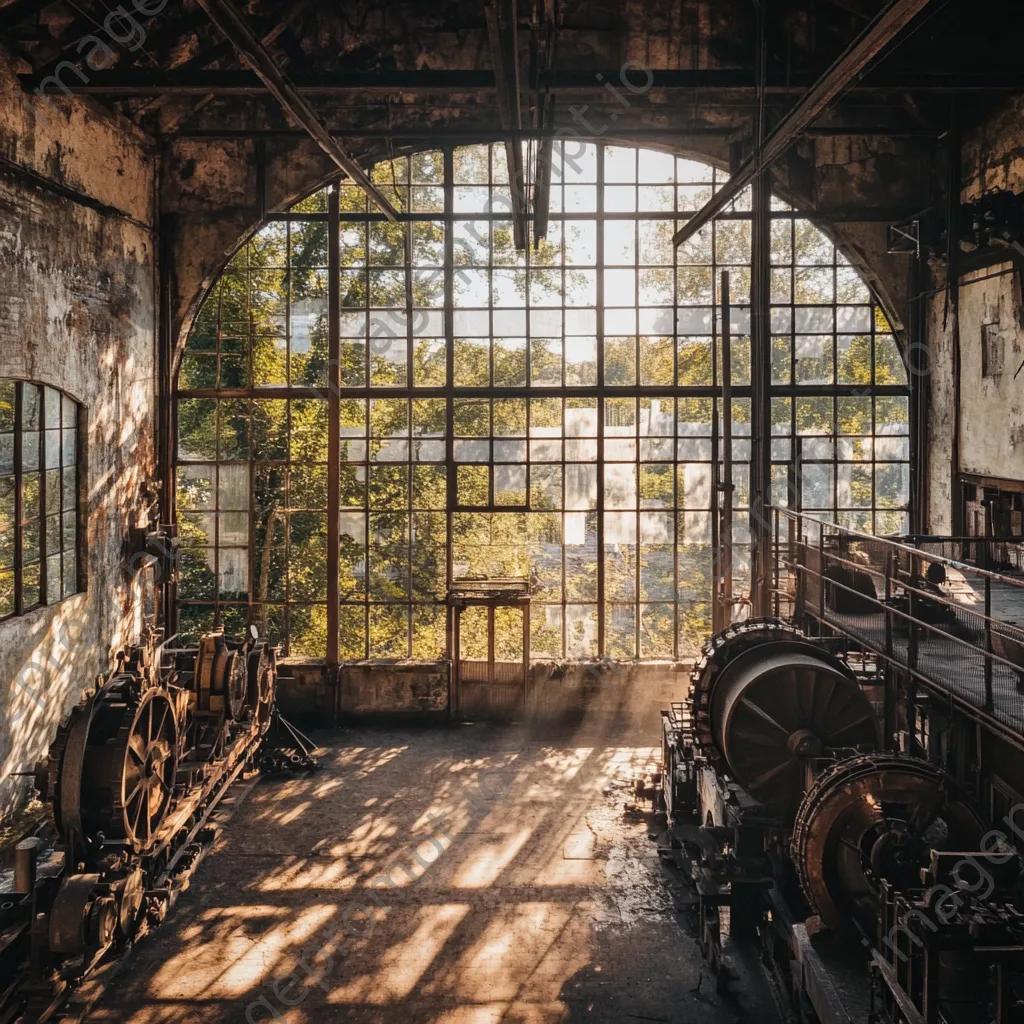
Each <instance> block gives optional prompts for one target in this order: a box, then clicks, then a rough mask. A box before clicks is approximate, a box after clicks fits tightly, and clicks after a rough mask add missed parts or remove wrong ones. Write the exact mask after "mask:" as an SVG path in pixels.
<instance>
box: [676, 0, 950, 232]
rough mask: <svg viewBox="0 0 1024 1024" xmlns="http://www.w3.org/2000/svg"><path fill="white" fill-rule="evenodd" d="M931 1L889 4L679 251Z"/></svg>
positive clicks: (694, 224)
mask: <svg viewBox="0 0 1024 1024" xmlns="http://www.w3.org/2000/svg"><path fill="white" fill-rule="evenodd" d="M929 2H930V0H891V2H890V3H889V4H888V6H886V7H885V8H884V9H883V10H882V11H881V12H880V13H879V15H878V17H877V18H875V20H874V21H873V22H871V24H870V25H868V27H867V28H866V29H864V31H863V32H862V33H861V34H860V35H859V36H858V37H857V38H856V39H855V40H854V42H853V43H851V44H850V46H849V47H848V48H847V49H846V51H845V53H843V54H842V56H841V57H839V59H838V60H836V61H835V63H833V65H832V66H831V67H830V68H829V69H828V71H826V72H825V74H824V75H822V76H821V78H820V79H818V81H817V82H816V83H815V84H814V85H813V86H812V87H811V88H810V89H809V90H808V92H807V93H806V95H805V96H804V97H803V98H802V99H801V100H799V101H798V102H797V104H796V105H795V106H794V107H793V109H792V110H791V111H790V112H789V113H788V114H786V116H785V117H783V119H782V120H781V121H780V122H779V124H778V125H777V126H776V128H775V129H774V131H772V132H771V133H770V134H769V135H768V137H767V138H766V139H765V142H764V145H763V146H761V147H759V148H758V149H757V150H756V151H755V152H754V153H753V154H751V156H749V157H748V158H747V159H746V160H745V161H744V162H743V163H742V164H741V165H740V167H739V169H738V170H737V172H736V173H735V174H733V175H732V177H730V179H729V181H728V182H727V183H726V184H725V185H724V186H723V187H722V189H721V190H720V191H719V192H718V193H717V194H716V195H715V196H713V197H712V199H711V201H710V202H709V203H707V204H706V205H705V206H703V207H702V208H701V209H700V210H699V211H698V212H697V214H696V215H695V216H694V217H691V218H690V220H688V221H687V222H686V224H684V225H683V227H681V228H680V229H679V231H677V232H676V234H675V237H674V238H673V239H672V241H673V243H674V244H675V245H682V244H683V242H685V241H686V240H687V239H688V238H692V237H693V236H694V235H695V234H696V233H697V232H698V231H700V230H701V228H703V227H705V226H706V225H707V224H709V223H710V222H711V220H712V219H713V218H714V216H715V215H716V214H718V213H721V212H722V210H724V209H725V208H726V206H728V205H729V203H731V202H732V201H733V200H734V199H735V198H736V197H737V196H738V195H739V194H740V193H741V192H742V191H743V190H744V189H745V188H746V187H747V185H749V184H750V183H751V182H752V181H753V180H754V178H755V177H756V176H757V175H758V174H759V173H760V172H761V171H763V170H764V169H765V168H767V167H770V166H771V165H772V164H773V163H774V162H775V161H776V160H778V159H779V157H781V156H782V155H783V153H785V152H786V150H787V149H788V148H789V146H790V144H791V143H792V142H793V140H794V139H795V138H796V137H797V136H798V135H800V134H801V132H803V131H804V130H805V129H806V128H809V127H810V126H811V125H812V124H813V123H814V122H815V121H816V120H817V119H818V117H820V116H821V115H822V114H823V113H824V112H825V111H826V110H827V109H828V108H829V107H830V106H831V105H832V103H834V102H835V100H836V99H838V97H839V96H840V95H841V94H842V93H843V92H845V91H846V90H847V89H849V87H850V86H851V85H852V84H853V82H854V81H855V80H856V79H857V78H859V77H860V75H862V74H863V73H864V71H865V70H866V69H867V67H868V65H869V64H870V63H871V61H873V60H874V59H875V58H876V57H878V55H879V54H880V53H882V51H883V50H885V48H886V47H887V46H888V45H889V44H890V43H891V42H892V41H893V39H895V38H896V36H897V35H898V34H899V33H900V32H901V31H903V29H904V28H906V27H907V25H908V24H909V23H910V22H911V21H912V20H913V19H914V18H915V17H916V16H917V15H918V14H920V13H921V11H922V10H924V8H925V7H927V6H928V4H929Z"/></svg>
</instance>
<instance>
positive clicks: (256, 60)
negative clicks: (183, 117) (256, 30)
mask: <svg viewBox="0 0 1024 1024" xmlns="http://www.w3.org/2000/svg"><path fill="white" fill-rule="evenodd" d="M196 2H197V3H198V4H199V6H200V7H202V9H203V10H204V11H206V13H207V14H208V15H209V16H210V20H211V21H212V22H213V23H214V24H215V25H216V26H217V28H218V29H220V31H221V32H222V33H223V34H224V35H225V37H226V38H227V39H228V41H229V42H230V43H231V45H232V46H234V47H235V49H236V50H238V53H239V55H240V56H241V57H242V58H243V59H244V60H245V61H247V62H248V64H249V66H250V67H251V68H252V69H253V71H254V72H255V73H256V74H257V75H258V76H259V78H260V79H261V80H262V82H263V84H264V85H265V86H266V87H267V89H268V90H269V92H270V93H271V94H272V95H273V96H274V98H275V99H276V100H277V102H278V103H280V104H281V107H282V108H283V109H284V111H285V113H287V114H288V115H289V116H290V117H292V118H293V119H294V120H295V121H297V122H298V123H299V124H300V125H302V127H303V128H305V129H306V131H307V132H309V134H310V135H311V136H312V138H313V140H314V141H315V142H316V143H317V145H318V146H319V147H320V148H321V149H322V150H323V151H324V152H325V153H326V154H327V155H328V156H329V157H330V158H331V159H332V160H333V161H334V162H335V163H336V164H337V165H338V166H339V167H340V168H341V169H342V170H343V171H344V172H345V173H346V174H347V175H348V176H349V177H350V178H351V179H352V180H353V181H354V182H356V184H358V185H359V186H360V188H362V190H363V191H364V192H365V193H366V194H367V196H368V197H369V198H370V201H371V202H373V203H374V205H376V206H377V207H378V208H379V209H380V211H381V213H383V214H384V216H385V217H387V218H388V220H391V221H397V220H398V211H397V210H396V209H395V208H394V207H393V206H392V205H391V203H390V202H389V201H388V199H387V197H386V196H385V195H384V194H383V193H382V192H381V191H380V190H379V189H378V188H377V186H376V185H374V183H373V182H372V181H371V180H370V179H369V177H368V176H367V175H366V173H365V172H364V171H363V169H362V168H361V167H360V166H359V164H358V163H357V162H356V161H355V160H353V159H352V157H351V156H349V155H348V153H347V152H345V150H344V149H343V148H342V147H341V146H340V145H339V144H338V142H337V141H336V140H335V139H334V137H333V136H332V135H331V133H330V132H329V131H328V130H327V126H326V125H325V124H324V123H323V121H321V120H320V117H319V115H318V114H317V112H316V111H315V110H314V109H313V108H312V107H311V106H310V105H309V104H308V103H307V102H306V100H305V99H304V98H303V97H302V96H301V95H299V93H298V92H297V91H296V90H295V88H294V86H293V85H292V84H291V82H290V81H289V80H288V77H287V76H286V75H285V74H284V72H282V71H281V69H280V68H279V67H278V66H277V64H276V63H275V62H274V58H273V57H271V55H270V53H269V52H268V51H267V49H266V47H264V46H263V44H262V43H261V42H260V41H259V40H258V39H257V38H256V37H255V36H254V35H253V34H252V32H251V31H250V29H249V26H248V25H247V24H246V23H245V19H244V18H242V17H241V15H239V13H238V12H237V11H236V10H235V9H234V7H233V6H232V5H231V3H230V2H229V0H196Z"/></svg>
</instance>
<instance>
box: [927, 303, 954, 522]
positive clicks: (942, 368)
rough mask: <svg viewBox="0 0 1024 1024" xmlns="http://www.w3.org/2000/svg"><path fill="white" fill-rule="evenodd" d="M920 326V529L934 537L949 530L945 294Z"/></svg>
mask: <svg viewBox="0 0 1024 1024" xmlns="http://www.w3.org/2000/svg"><path fill="white" fill-rule="evenodd" d="M926 311H927V317H926V321H925V325H924V330H925V338H926V339H927V345H928V361H927V366H928V368H929V370H930V373H929V375H928V381H927V387H928V388H929V392H930V393H929V403H928V439H927V445H926V449H925V450H926V452H927V468H928V509H927V518H926V520H925V523H924V528H925V529H926V530H927V532H929V533H932V534H936V535H940V536H941V535H948V534H950V533H951V532H952V530H953V518H952V509H953V497H952V496H953V486H952V484H953V479H952V478H953V471H952V465H953V445H954V433H955V431H956V394H955V389H954V384H953V335H952V332H951V331H950V330H948V329H947V320H946V309H945V292H944V291H940V293H939V294H938V295H937V296H936V297H934V298H933V299H932V300H931V302H929V303H928V304H927V310H926Z"/></svg>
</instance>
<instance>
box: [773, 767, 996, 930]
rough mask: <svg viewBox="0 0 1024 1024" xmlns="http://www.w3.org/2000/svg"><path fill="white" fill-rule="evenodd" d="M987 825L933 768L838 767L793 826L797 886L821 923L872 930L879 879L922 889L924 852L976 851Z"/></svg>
mask: <svg viewBox="0 0 1024 1024" xmlns="http://www.w3.org/2000/svg"><path fill="white" fill-rule="evenodd" d="M984 832H985V824H984V821H983V820H982V817H981V815H980V814H979V812H978V811H977V809H976V808H975V807H974V805H973V803H972V801H971V800H970V799H969V797H968V796H967V795H966V794H965V793H963V792H962V791H961V790H960V789H959V787H957V785H956V783H955V782H954V781H953V780H952V779H951V778H950V777H949V776H948V775H947V774H946V773H945V772H944V771H943V770H942V769H941V768H939V767H937V766H936V765H933V764H931V763H930V762H928V761H922V760H920V759H918V758H913V757H904V756H901V755H898V754H881V753H879V754H865V755H863V756H861V757H855V758H851V759H849V760H847V761H840V762H839V763H838V764H836V765H834V766H833V767H832V768H830V769H829V770H828V771H826V772H825V773H824V774H822V775H821V776H820V777H819V778H818V780H817V781H816V782H815V784H814V786H812V787H811V789H810V790H809V791H808V793H807V796H806V797H804V800H803V802H802V803H801V805H800V808H799V810H798V811H797V814H796V819H795V823H794V827H793V838H792V855H793V861H794V863H795V865H796V869H797V874H798V875H799V878H800V884H801V886H802V888H803V890H804V894H805V895H806V897H807V899H808V901H809V902H810V904H811V906H812V907H814V909H815V910H816V911H817V912H818V915H819V916H820V917H821V919H822V921H823V922H824V923H825V924H826V925H828V926H829V927H831V928H834V929H837V930H849V929H850V928H851V927H852V925H853V922H854V921H856V922H859V923H860V924H861V925H862V926H863V927H865V928H867V929H870V928H873V927H874V924H875V921H876V918H877V914H878V909H879V900H878V890H879V883H880V881H881V880H882V879H885V880H887V881H889V882H891V883H892V884H893V885H896V886H914V885H918V884H920V873H921V868H923V867H926V866H927V862H928V858H929V853H930V851H931V850H933V849H939V850H975V849H978V844H979V842H980V840H981V837H982V835H983V834H984Z"/></svg>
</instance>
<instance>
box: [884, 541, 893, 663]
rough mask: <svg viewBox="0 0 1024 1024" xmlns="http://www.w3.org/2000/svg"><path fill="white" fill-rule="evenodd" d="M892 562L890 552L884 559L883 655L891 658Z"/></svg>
mask: <svg viewBox="0 0 1024 1024" xmlns="http://www.w3.org/2000/svg"><path fill="white" fill-rule="evenodd" d="M893 569H894V560H893V556H892V553H891V552H890V553H889V554H888V555H887V556H886V559H885V653H886V656H887V657H889V658H891V657H892V578H893Z"/></svg>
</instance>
